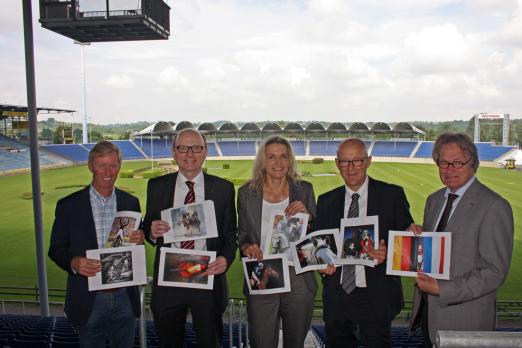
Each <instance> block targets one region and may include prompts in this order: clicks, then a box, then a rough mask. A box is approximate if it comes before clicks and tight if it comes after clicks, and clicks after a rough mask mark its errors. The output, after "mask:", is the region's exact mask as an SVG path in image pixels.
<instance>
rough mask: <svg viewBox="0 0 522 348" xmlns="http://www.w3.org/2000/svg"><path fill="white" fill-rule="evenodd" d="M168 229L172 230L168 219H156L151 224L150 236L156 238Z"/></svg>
mask: <svg viewBox="0 0 522 348" xmlns="http://www.w3.org/2000/svg"><path fill="white" fill-rule="evenodd" d="M168 231H170V225H169V223H168V222H166V221H162V220H154V221H152V224H151V225H150V237H151V238H152V239H154V240H155V239H158V238H159V237H161V236H163V234H165V233H167V232H168Z"/></svg>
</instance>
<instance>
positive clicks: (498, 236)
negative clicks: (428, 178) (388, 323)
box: [410, 133, 514, 347]
mask: <svg viewBox="0 0 522 348" xmlns="http://www.w3.org/2000/svg"><path fill="white" fill-rule="evenodd" d="M433 160H434V161H435V163H436V164H437V166H438V167H439V176H440V180H441V181H442V183H443V184H444V186H445V187H443V188H441V189H440V190H437V191H436V192H434V193H432V194H431V195H430V196H429V197H428V198H427V200H426V206H425V209H424V222H423V225H422V227H421V226H412V228H411V229H412V230H414V231H415V232H416V233H418V234H419V233H422V231H423V230H424V231H436V232H441V231H448V232H451V265H450V279H448V280H437V279H435V278H432V277H430V276H428V275H426V274H423V273H419V274H418V276H417V279H416V287H415V292H414V297H413V308H412V316H411V321H410V325H411V326H415V325H416V324H418V323H420V324H421V325H422V331H423V336H424V346H425V347H431V346H432V342H435V338H436V333H437V331H439V330H450V331H454V330H459V331H492V330H494V329H495V322H496V299H497V290H498V288H500V286H501V285H502V283H503V282H504V280H505V279H506V277H507V275H508V271H509V265H510V263H511V254H512V250H513V234H514V226H513V211H512V210H511V205H510V204H509V202H508V201H507V200H505V199H504V198H502V197H501V196H500V195H499V194H498V193H496V192H494V191H492V190H491V189H490V188H488V187H487V186H485V185H484V184H482V183H481V182H480V181H479V180H478V179H477V178H476V177H475V174H476V172H477V169H478V167H479V159H478V153H477V148H476V147H475V144H473V142H472V141H471V139H469V137H468V136H467V135H465V134H462V133H444V134H441V135H440V136H439V137H438V138H437V141H436V142H435V145H434V147H433Z"/></svg>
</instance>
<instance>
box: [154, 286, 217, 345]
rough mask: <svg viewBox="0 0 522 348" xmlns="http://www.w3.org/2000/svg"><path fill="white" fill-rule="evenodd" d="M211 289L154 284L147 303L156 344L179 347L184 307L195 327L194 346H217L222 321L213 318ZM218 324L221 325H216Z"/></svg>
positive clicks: (183, 332) (184, 314) (182, 338)
mask: <svg viewBox="0 0 522 348" xmlns="http://www.w3.org/2000/svg"><path fill="white" fill-rule="evenodd" d="M214 303H215V301H214V296H213V292H212V291H210V290H200V289H188V288H187V289H185V288H166V287H157V288H155V289H154V291H153V300H152V304H151V309H152V314H153V316H154V324H155V326H156V331H157V334H158V338H159V343H160V347H162V348H167V347H172V348H174V347H176V348H179V347H183V344H184V341H185V323H186V319H187V314H188V311H189V310H190V313H191V315H192V324H193V326H194V330H195V331H196V340H197V344H198V347H201V348H216V347H219V345H220V343H219V337H220V336H221V335H222V330H223V327H222V321H221V320H218V319H217V318H218V317H220V316H221V313H217V311H216V306H215V304H214ZM219 325H221V327H218V326H219Z"/></svg>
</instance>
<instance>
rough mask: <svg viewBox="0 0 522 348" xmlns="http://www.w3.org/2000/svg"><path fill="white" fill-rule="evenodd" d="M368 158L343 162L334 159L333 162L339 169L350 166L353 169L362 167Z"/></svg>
mask: <svg viewBox="0 0 522 348" xmlns="http://www.w3.org/2000/svg"><path fill="white" fill-rule="evenodd" d="M367 158H368V157H365V158H360V159H354V160H343V159H338V158H336V159H335V162H337V165H338V166H339V167H348V166H350V164H351V165H353V166H354V167H355V168H359V167H361V166H362V165H363V163H364V161H365V160H366V159H367Z"/></svg>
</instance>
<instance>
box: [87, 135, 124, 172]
mask: <svg viewBox="0 0 522 348" xmlns="http://www.w3.org/2000/svg"><path fill="white" fill-rule="evenodd" d="M110 153H115V154H116V156H118V163H119V164H121V151H120V148H119V147H118V146H117V145H116V144H114V143H111V142H110V141H107V140H103V141H100V142H99V143H97V144H96V145H94V147H93V148H92V149H91V151H89V159H88V162H87V163H88V165H89V166H90V165H91V164H92V162H93V161H94V158H96V157H98V156H105V155H107V154H110Z"/></svg>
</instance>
